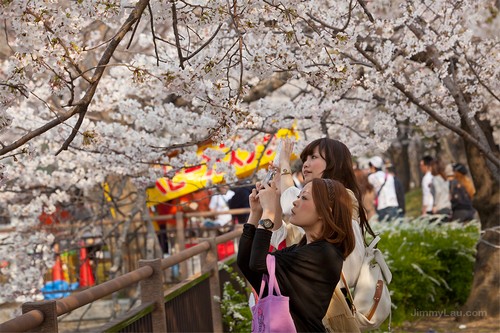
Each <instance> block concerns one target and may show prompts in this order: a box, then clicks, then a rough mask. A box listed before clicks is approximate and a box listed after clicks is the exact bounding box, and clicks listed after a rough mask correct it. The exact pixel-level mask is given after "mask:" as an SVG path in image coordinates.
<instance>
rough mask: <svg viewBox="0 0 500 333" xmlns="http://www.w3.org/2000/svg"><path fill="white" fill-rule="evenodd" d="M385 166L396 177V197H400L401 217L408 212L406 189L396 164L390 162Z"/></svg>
mask: <svg viewBox="0 0 500 333" xmlns="http://www.w3.org/2000/svg"><path fill="white" fill-rule="evenodd" d="M385 167H386V170H387V172H388V173H389V174H390V175H391V176H392V177H393V178H394V188H395V190H396V197H397V198H398V206H399V217H404V215H405V214H406V201H405V189H404V187H403V184H402V183H401V181H400V180H399V178H398V177H397V176H396V169H395V168H394V165H392V164H388V165H386V166H385Z"/></svg>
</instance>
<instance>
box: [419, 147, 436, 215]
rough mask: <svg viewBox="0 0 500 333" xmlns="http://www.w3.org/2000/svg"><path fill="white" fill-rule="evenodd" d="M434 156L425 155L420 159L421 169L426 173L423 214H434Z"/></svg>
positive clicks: (423, 189)
mask: <svg viewBox="0 0 500 333" xmlns="http://www.w3.org/2000/svg"><path fill="white" fill-rule="evenodd" d="M433 161H434V158H433V157H432V156H429V155H425V156H424V157H422V159H421V160H420V171H422V173H423V174H424V177H423V178H422V183H421V186H422V215H427V214H432V207H433V204H434V199H433V197H432V193H431V184H432V173H431V168H432V163H433Z"/></svg>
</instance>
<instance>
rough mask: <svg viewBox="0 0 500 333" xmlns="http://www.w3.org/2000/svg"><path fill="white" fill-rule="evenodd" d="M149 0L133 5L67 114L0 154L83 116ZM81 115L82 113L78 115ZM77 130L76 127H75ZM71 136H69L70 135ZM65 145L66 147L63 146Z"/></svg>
mask: <svg viewBox="0 0 500 333" xmlns="http://www.w3.org/2000/svg"><path fill="white" fill-rule="evenodd" d="M148 3H149V0H140V1H139V2H138V3H137V5H136V6H135V8H134V10H132V12H131V13H130V15H129V17H128V18H127V20H126V21H125V23H123V25H122V26H121V27H120V29H119V30H118V32H117V34H116V35H115V36H114V37H113V38H112V39H111V41H110V43H109V45H108V47H107V48H106V50H105V51H104V54H103V55H102V57H101V60H100V61H99V64H98V65H97V67H96V69H95V71H94V76H93V77H92V80H91V82H92V83H91V85H90V86H89V87H88V88H87V91H86V93H85V95H84V96H83V97H82V99H81V100H80V101H79V102H78V103H77V105H75V107H74V108H73V110H72V111H70V112H68V113H67V114H65V115H63V116H58V117H57V118H56V119H53V120H52V121H50V122H48V123H47V124H45V125H43V126H41V127H39V128H37V129H36V130H33V131H31V132H29V133H27V134H26V135H24V136H23V137H21V138H20V139H19V140H17V141H15V142H14V143H12V144H10V145H7V146H5V147H3V148H2V149H0V156H1V155H4V154H6V153H8V152H10V151H12V150H14V149H16V148H19V147H20V146H22V145H24V144H25V143H27V142H28V141H30V140H31V139H33V138H34V137H36V136H39V135H41V134H43V133H45V132H47V131H48V130H50V129H52V128H54V127H56V126H58V125H59V124H62V123H63V122H65V121H66V120H68V119H69V118H71V117H73V116H74V115H75V114H83V116H85V113H86V112H87V109H88V106H89V104H90V102H91V101H92V98H93V97H94V94H95V92H96V90H97V86H98V85H99V81H100V79H101V77H102V75H103V73H104V70H105V69H106V65H107V64H108V63H109V60H110V59H111V57H112V55H113V53H114V52H115V50H116V48H117V47H118V45H119V44H120V42H121V41H122V40H123V38H124V37H125V35H126V34H127V32H128V31H129V30H130V28H131V27H132V25H133V24H134V23H135V22H136V21H138V20H139V18H140V17H141V15H142V13H143V12H144V9H145V8H146V6H147V5H148ZM80 117H82V115H80ZM76 130H78V129H76ZM70 138H71V137H70ZM70 138H68V140H66V142H65V143H64V146H63V149H67V147H68V145H69V143H70V142H71V141H69V139H70ZM71 140H72V139H71ZM64 147H66V148H64ZM60 152H61V150H59V151H58V154H59V153H60Z"/></svg>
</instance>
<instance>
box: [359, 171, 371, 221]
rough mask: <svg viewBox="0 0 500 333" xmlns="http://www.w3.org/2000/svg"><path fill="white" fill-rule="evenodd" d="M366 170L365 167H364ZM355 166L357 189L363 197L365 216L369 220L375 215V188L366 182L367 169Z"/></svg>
mask: <svg viewBox="0 0 500 333" xmlns="http://www.w3.org/2000/svg"><path fill="white" fill-rule="evenodd" d="M365 170H366V169H365ZM365 170H362V169H359V168H356V169H354V174H355V175H356V180H357V182H358V185H359V190H360V191H361V195H362V197H363V206H364V207H365V211H366V218H367V219H368V220H370V219H371V218H372V216H374V215H375V213H376V212H375V190H374V188H373V185H372V184H370V183H369V182H368V174H367V171H365Z"/></svg>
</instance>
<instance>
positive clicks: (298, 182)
mask: <svg viewBox="0 0 500 333" xmlns="http://www.w3.org/2000/svg"><path fill="white" fill-rule="evenodd" d="M302 165H303V163H302V161H301V160H300V159H296V160H295V161H293V163H292V167H291V169H292V170H291V171H292V179H293V184H294V185H295V187H296V188H298V189H300V190H301V189H302V187H304V175H303V174H302Z"/></svg>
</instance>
